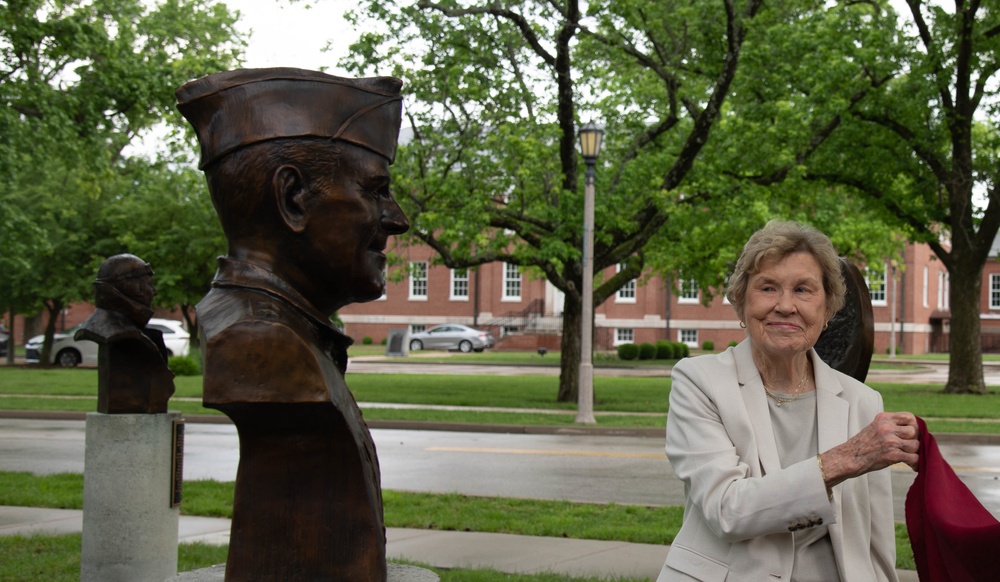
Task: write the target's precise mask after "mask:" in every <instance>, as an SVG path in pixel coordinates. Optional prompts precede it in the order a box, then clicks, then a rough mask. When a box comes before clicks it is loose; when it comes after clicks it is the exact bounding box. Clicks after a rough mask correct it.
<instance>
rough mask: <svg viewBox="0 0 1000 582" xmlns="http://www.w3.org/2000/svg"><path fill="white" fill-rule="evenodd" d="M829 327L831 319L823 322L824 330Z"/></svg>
mask: <svg viewBox="0 0 1000 582" xmlns="http://www.w3.org/2000/svg"><path fill="white" fill-rule="evenodd" d="M828 327H830V322H829V321H828V322H826V323H824V324H823V331H826V328H828Z"/></svg>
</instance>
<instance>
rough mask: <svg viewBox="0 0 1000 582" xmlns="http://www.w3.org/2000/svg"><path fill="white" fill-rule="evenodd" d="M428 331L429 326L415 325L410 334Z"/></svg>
mask: <svg viewBox="0 0 1000 582" xmlns="http://www.w3.org/2000/svg"><path fill="white" fill-rule="evenodd" d="M425 329H427V326H426V325H424V324H422V323H414V324H411V325H410V333H418V332H421V331H424V330H425Z"/></svg>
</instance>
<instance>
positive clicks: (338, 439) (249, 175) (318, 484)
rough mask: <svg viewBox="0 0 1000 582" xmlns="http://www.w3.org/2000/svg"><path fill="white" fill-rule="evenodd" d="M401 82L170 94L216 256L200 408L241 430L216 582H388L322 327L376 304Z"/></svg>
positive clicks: (362, 464) (390, 210) (358, 432)
mask: <svg viewBox="0 0 1000 582" xmlns="http://www.w3.org/2000/svg"><path fill="white" fill-rule="evenodd" d="M401 85H402V83H401V82H400V81H399V80H398V79H393V78H387V77H379V78H367V79H345V78H340V77H334V76H331V75H326V74H323V73H319V72H314V71H306V70H301V69H291V68H278V69H248V70H237V71H228V72H224V73H218V74H214V75H209V76H208V77H204V78H202V79H198V80H196V81H192V82H191V83H188V84H186V85H184V86H183V87H181V88H180V89H178V90H177V97H178V107H179V109H180V111H181V112H182V113H183V114H184V116H185V117H186V118H187V119H188V120H189V121H190V122H191V125H192V126H193V127H194V129H195V131H196V133H197V135H198V140H199V143H200V145H201V162H200V167H201V168H202V169H203V170H204V171H205V174H206V177H207V179H208V184H209V190H210V192H211V196H212V201H213V203H214V205H215V208H216V210H217V212H218V215H219V219H220V222H221V224H222V228H223V230H224V231H225V234H226V239H227V242H228V245H229V249H228V253H227V255H226V256H225V257H220V259H219V269H218V272H217V273H216V276H215V279H214V280H213V282H212V289H211V291H210V292H209V293H208V295H206V296H205V298H204V299H203V300H202V301H201V302H200V303H199V304H198V307H197V312H198V324H199V328H200V329H201V332H202V337H203V342H204V343H203V346H204V347H203V349H204V355H205V363H204V383H205V386H204V387H205V391H204V404H205V406H208V407H212V408H216V409H218V410H221V411H223V412H225V413H226V414H227V415H228V416H229V417H230V418H231V419H232V420H233V422H234V423H235V424H236V426H237V428H238V430H239V436H240V466H239V470H238V474H237V480H236V493H235V500H234V507H233V523H232V535H231V541H230V549H229V559H228V560H227V567H226V579H227V580H251V579H252V580H260V581H264V580H273V581H288V580H345V581H358V582H369V581H384V580H385V579H386V560H385V527H384V523H383V515H382V497H381V495H382V494H381V485H380V477H379V466H378V458H377V456H376V452H375V445H374V443H373V441H372V438H371V434H370V433H369V431H368V427H367V425H366V424H365V422H364V420H363V419H362V417H361V411H360V409H359V408H358V406H357V404H356V402H355V400H354V397H353V395H352V394H351V392H350V390H349V389H348V387H347V384H346V383H345V381H344V373H345V371H346V367H347V347H348V346H349V345H350V344H351V340H350V338H348V337H346V336H345V335H344V334H343V333H341V332H340V331H339V330H338V329H337V328H336V327H334V326H333V325H332V324H331V322H330V316H331V315H332V314H333V313H334V312H335V311H336V310H337V309H339V308H341V307H343V306H344V305H347V304H349V303H353V302H358V301H371V300H374V299H377V298H378V297H380V296H381V294H382V292H383V290H384V286H385V280H384V270H385V264H386V263H385V262H386V257H385V254H384V251H385V248H386V245H387V240H388V237H389V236H391V235H394V234H400V233H403V232H405V231H406V230H407V229H408V228H409V223H408V222H407V219H406V216H405V215H404V214H403V212H402V211H401V210H400V208H399V206H398V205H397V204H396V201H395V200H394V199H393V197H392V195H391V194H390V192H389V180H390V176H389V166H390V164H392V162H393V160H394V158H395V153H396V141H397V138H398V134H399V125H400V117H401V109H402V104H401V97H400V88H401Z"/></svg>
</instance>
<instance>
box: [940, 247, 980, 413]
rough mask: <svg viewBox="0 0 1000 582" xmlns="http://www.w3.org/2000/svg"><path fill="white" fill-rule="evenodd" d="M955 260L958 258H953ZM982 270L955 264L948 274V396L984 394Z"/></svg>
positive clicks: (966, 262)
mask: <svg viewBox="0 0 1000 582" xmlns="http://www.w3.org/2000/svg"><path fill="white" fill-rule="evenodd" d="M956 258H958V257H956ZM982 267H983V266H982V265H981V264H980V265H977V264H974V262H973V261H962V260H960V258H959V260H955V261H954V263H953V265H952V269H951V270H950V271H949V275H950V281H951V282H950V287H949V293H950V294H951V297H950V304H951V331H950V334H949V336H950V346H951V347H950V349H949V352H951V356H950V363H949V365H948V383H947V384H945V387H944V391H945V393H947V394H985V393H986V383H985V382H984V381H983V350H982V345H981V343H980V339H979V334H980V322H979V303H980V300H981V297H980V292H981V290H982V276H983V268H982Z"/></svg>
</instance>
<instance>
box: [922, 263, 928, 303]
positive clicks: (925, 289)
mask: <svg viewBox="0 0 1000 582" xmlns="http://www.w3.org/2000/svg"><path fill="white" fill-rule="evenodd" d="M928 273H929V269H928V268H927V267H926V266H925V267H924V293H923V295H924V297H923V299H924V309H926V308H927V286H928V282H929V279H928Z"/></svg>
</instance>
